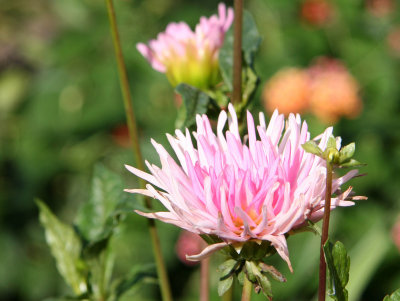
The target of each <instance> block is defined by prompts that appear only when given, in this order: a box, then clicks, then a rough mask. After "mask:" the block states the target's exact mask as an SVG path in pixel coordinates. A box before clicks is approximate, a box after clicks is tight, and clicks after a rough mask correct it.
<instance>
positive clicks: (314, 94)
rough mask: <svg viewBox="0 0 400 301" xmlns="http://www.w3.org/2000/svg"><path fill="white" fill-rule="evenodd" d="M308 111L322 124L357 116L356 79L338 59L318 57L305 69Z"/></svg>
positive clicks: (357, 96)
mask: <svg viewBox="0 0 400 301" xmlns="http://www.w3.org/2000/svg"><path fill="white" fill-rule="evenodd" d="M308 73H309V75H310V82H311V84H310V95H309V98H310V108H311V111H312V112H313V113H314V114H315V115H316V116H317V117H318V118H320V119H321V120H322V121H324V122H326V123H335V122H337V121H338V120H339V118H340V117H342V116H346V117H348V118H354V117H357V116H358V115H359V114H360V113H361V110H362V101H361V99H360V97H359V90H360V88H359V85H358V82H357V80H356V79H355V78H354V77H353V76H352V75H351V74H350V73H349V72H348V70H347V68H346V67H345V66H344V65H343V64H342V63H341V62H340V61H338V60H334V59H327V58H319V59H318V60H317V61H316V62H315V64H314V65H313V66H311V67H310V68H309V69H308Z"/></svg>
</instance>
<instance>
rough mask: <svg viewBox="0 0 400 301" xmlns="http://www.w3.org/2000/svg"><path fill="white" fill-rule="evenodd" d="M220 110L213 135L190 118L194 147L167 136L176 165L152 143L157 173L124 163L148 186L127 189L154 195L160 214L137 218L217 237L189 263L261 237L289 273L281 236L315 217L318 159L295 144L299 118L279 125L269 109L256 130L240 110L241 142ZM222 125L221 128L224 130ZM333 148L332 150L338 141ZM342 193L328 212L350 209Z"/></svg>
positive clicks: (321, 186)
mask: <svg viewBox="0 0 400 301" xmlns="http://www.w3.org/2000/svg"><path fill="white" fill-rule="evenodd" d="M228 110H229V113H230V118H228V115H227V113H226V112H225V111H222V112H221V113H220V115H219V118H218V125H217V133H216V134H214V132H213V131H212V129H211V125H210V121H209V120H208V118H207V116H206V115H203V116H200V115H198V116H197V120H196V121H197V132H194V133H193V136H194V139H195V140H196V145H197V147H195V146H194V145H193V143H192V137H191V136H190V134H189V131H188V130H186V133H185V134H184V133H182V132H181V131H180V130H176V132H175V134H176V137H173V136H171V135H167V137H168V140H169V142H170V144H171V146H172V148H173V150H174V151H175V153H176V156H177V158H178V160H179V163H180V164H178V163H176V161H175V160H174V159H173V158H172V157H171V156H170V155H169V154H168V152H167V151H166V150H165V149H164V147H163V146H161V145H160V144H158V143H156V142H155V141H152V143H153V145H154V147H155V149H156V151H157V152H158V154H159V156H160V160H161V168H160V167H157V166H155V165H152V164H149V163H148V162H146V164H147V166H148V168H149V170H150V172H151V174H148V173H145V172H143V171H141V170H138V169H136V168H134V167H131V166H127V169H128V170H129V171H131V172H132V173H133V174H135V175H137V176H138V177H140V178H143V179H144V180H146V181H148V182H149V183H150V184H148V185H147V186H146V188H147V189H132V190H127V191H128V192H132V193H140V194H143V195H146V196H150V197H154V198H156V199H158V200H159V201H160V202H161V203H162V204H163V205H164V206H165V207H166V209H167V211H166V212H154V213H143V212H139V211H137V212H138V213H139V214H141V215H143V216H146V217H149V218H155V219H159V220H161V221H164V222H166V223H170V224H174V225H176V226H178V227H181V228H183V229H186V230H188V231H191V232H193V233H197V234H208V235H212V234H213V235H217V236H218V237H219V238H221V239H222V240H223V242H222V243H218V244H215V245H210V246H209V247H207V248H206V249H205V250H204V251H203V252H202V254H199V256H197V257H196V256H191V257H190V258H191V259H201V258H203V257H204V256H206V255H208V253H211V252H212V251H215V250H217V249H220V248H223V247H226V246H227V244H232V245H233V246H234V247H239V248H240V245H241V244H242V243H243V242H246V241H249V240H255V241H257V242H260V241H262V240H266V241H269V242H270V243H271V245H272V246H273V247H275V249H276V250H277V252H278V253H279V255H280V256H281V257H282V258H283V259H284V260H285V261H286V262H287V263H288V265H289V268H290V269H291V265H290V261H289V253H288V247H287V244H286V238H285V234H287V233H288V232H289V231H290V230H294V229H297V228H300V227H303V226H305V225H306V224H307V220H311V221H314V222H315V221H318V220H320V219H321V218H322V215H323V210H324V197H325V176H326V168H325V161H323V160H322V159H321V158H319V157H317V156H314V155H312V154H310V153H307V152H305V151H304V150H303V148H302V147H301V145H302V144H304V143H305V142H306V141H308V140H309V139H310V134H309V132H308V131H307V124H306V122H303V123H301V120H300V116H299V115H297V116H295V115H293V114H290V115H289V118H288V120H287V121H286V123H285V119H284V116H283V115H279V114H278V112H277V111H275V112H274V113H273V115H272V117H271V120H270V122H269V125H268V126H267V125H266V123H265V119H264V115H263V114H262V113H260V124H259V125H258V126H257V128H256V127H255V125H254V120H253V116H252V115H251V114H250V113H249V112H248V113H247V129H248V136H247V137H246V138H245V139H244V141H242V139H241V137H240V135H239V127H238V120H237V117H236V113H235V110H234V108H233V106H232V105H231V104H230V105H229V107H228ZM227 120H228V123H229V126H228V127H229V129H228V130H226V131H224V127H225V124H226V121H227ZM256 133H258V137H259V138H257V134H256ZM331 134H332V127H330V128H328V129H326V130H325V132H324V133H323V134H322V135H320V137H319V139H320V142H319V146H320V148H321V149H325V146H326V143H327V140H328V138H329V137H330V136H331ZM337 147H338V148H340V141H339V140H337ZM356 174H357V171H356V170H352V171H350V172H348V173H347V174H346V175H344V176H343V177H340V178H336V179H334V180H333V184H332V185H333V187H332V191H336V190H338V189H339V188H340V186H341V185H342V184H343V183H344V182H346V181H348V180H349V179H351V178H352V177H354V176H355V175H356ZM154 186H156V187H158V188H159V190H158V189H156V188H155V187H154ZM350 190H351V188H349V189H348V190H347V191H346V192H344V193H342V194H340V195H338V196H337V197H334V198H332V205H331V206H332V209H333V208H335V207H336V206H350V205H353V204H354V203H353V202H351V201H348V200H346V199H347V196H348V195H349V193H350ZM203 255H204V256H203Z"/></svg>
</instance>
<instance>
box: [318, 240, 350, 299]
mask: <svg viewBox="0 0 400 301" xmlns="http://www.w3.org/2000/svg"><path fill="white" fill-rule="evenodd" d="M324 254H325V260H326V265H327V267H328V271H329V281H328V294H329V296H330V297H331V298H332V299H334V300H336V301H347V300H348V292H347V290H346V285H347V282H348V281H349V271H350V257H349V256H348V255H347V251H346V248H345V247H344V245H343V244H342V243H341V242H340V241H337V242H336V243H335V244H334V245H332V243H331V242H330V241H329V240H328V241H327V242H326V243H325V245H324Z"/></svg>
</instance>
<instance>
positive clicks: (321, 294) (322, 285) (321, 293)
mask: <svg viewBox="0 0 400 301" xmlns="http://www.w3.org/2000/svg"><path fill="white" fill-rule="evenodd" d="M331 196H332V164H331V163H330V162H328V160H327V161H326V189H325V208H324V219H323V222H322V236H321V249H320V255H319V256H320V257H319V289H318V301H325V295H326V262H325V256H324V245H325V243H326V241H327V240H328V232H329V218H330V213H331Z"/></svg>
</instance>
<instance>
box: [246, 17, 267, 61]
mask: <svg viewBox="0 0 400 301" xmlns="http://www.w3.org/2000/svg"><path fill="white" fill-rule="evenodd" d="M242 35H243V37H242V50H243V55H244V60H245V61H246V63H247V65H248V66H253V62H254V55H255V53H256V52H257V50H258V48H259V47H260V44H261V40H262V38H261V36H260V33H259V32H258V29H257V25H256V22H255V21H254V18H253V16H252V15H251V13H250V12H249V11H246V10H245V11H244V12H243V33H242Z"/></svg>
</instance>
